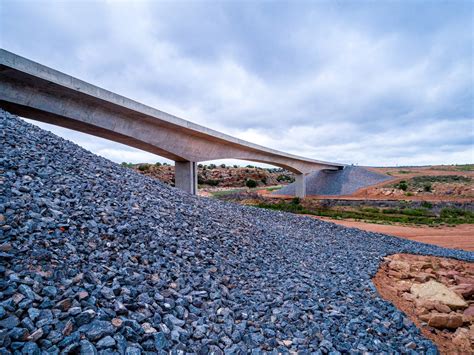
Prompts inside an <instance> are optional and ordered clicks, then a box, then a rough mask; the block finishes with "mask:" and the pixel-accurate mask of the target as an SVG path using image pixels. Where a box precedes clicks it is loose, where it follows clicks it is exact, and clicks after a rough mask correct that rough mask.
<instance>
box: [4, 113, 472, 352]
mask: <svg viewBox="0 0 474 355" xmlns="http://www.w3.org/2000/svg"><path fill="white" fill-rule="evenodd" d="M0 140H1V155H0V157H1V158H0V171H1V172H2V183H1V185H0V189H1V190H2V191H1V194H0V199H1V200H0V226H1V228H0V276H1V277H0V353H2V354H10V353H23V354H39V353H40V352H41V351H42V352H43V353H51V354H58V353H62V354H78V353H80V354H96V353H99V354H128V355H132V354H142V353H143V354H156V353H158V354H165V353H169V352H171V353H175V354H177V353H203V354H204V353H206V354H207V353H214V354H223V353H224V352H226V353H238V354H242V353H255V354H257V353H261V352H262V351H274V352H275V353H277V352H278V353H288V352H292V353H297V352H302V353H303V352H304V353H308V352H316V353H324V354H326V353H334V354H336V353H342V352H352V353H366V352H372V353H382V352H386V353H394V352H403V353H405V352H406V353H408V352H418V353H435V352H436V348H435V345H434V344H433V343H432V342H431V341H429V340H427V339H426V338H424V337H423V336H422V335H421V333H420V332H419V330H418V329H417V328H416V327H415V326H414V325H413V323H411V322H410V321H409V320H408V319H407V318H405V316H404V315H403V313H401V312H400V311H398V310H397V309H396V308H395V307H394V306H393V305H392V304H390V303H388V302H386V301H384V300H383V299H381V298H380V297H379V295H378V293H377V292H376V289H375V288H374V285H373V283H372V281H371V277H372V276H373V275H374V274H375V272H376V271H377V269H378V266H379V263H380V261H381V260H382V257H383V256H385V255H387V254H393V253H398V252H411V253H424V254H436V255H440V256H448V257H456V258H460V259H465V260H469V261H474V255H473V254H472V253H468V252H461V251H454V250H447V249H442V248H439V247H434V246H429V245H424V244H420V243H415V242H411V241H407V240H401V239H397V238H393V237H388V236H384V235H379V234H372V233H367V232H363V231H359V230H355V229H348V228H344V227H340V226H337V225H334V224H330V223H325V222H320V221H316V220H314V219H311V218H306V217H299V216H295V215H291V214H285V213H280V212H271V211H266V210H262V209H257V208H252V207H244V206H238V205H235V204H231V203H225V202H221V201H217V200H212V199H207V198H199V197H197V196H191V195H188V194H186V193H184V192H182V191H179V190H177V189H174V188H172V187H169V186H167V185H165V184H163V183H161V182H159V181H157V180H155V179H151V178H148V177H146V176H143V175H140V174H137V173H136V172H134V171H133V170H131V169H126V168H123V167H121V166H119V165H117V164H114V163H112V162H110V161H108V160H106V159H103V158H101V157H98V156H96V155H94V154H91V153H89V152H87V151H86V150H84V149H82V148H80V147H78V146H77V145H75V144H72V143H71V142H68V141H65V140H63V139H60V138H58V137H56V136H54V135H53V134H51V133H48V132H45V131H42V130H41V129H39V128H37V127H34V126H32V125H30V124H27V123H25V122H24V121H21V120H19V119H17V118H15V117H13V116H11V115H9V114H7V113H5V112H0Z"/></svg>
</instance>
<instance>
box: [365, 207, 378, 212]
mask: <svg viewBox="0 0 474 355" xmlns="http://www.w3.org/2000/svg"><path fill="white" fill-rule="evenodd" d="M361 210H362V211H363V212H368V213H379V209H378V208H375V207H364V208H361Z"/></svg>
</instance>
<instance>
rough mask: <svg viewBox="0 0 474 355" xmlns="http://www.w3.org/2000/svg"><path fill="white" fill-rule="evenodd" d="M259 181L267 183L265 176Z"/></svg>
mask: <svg viewBox="0 0 474 355" xmlns="http://www.w3.org/2000/svg"><path fill="white" fill-rule="evenodd" d="M260 181H261V182H263V183H264V184H265V185H266V184H267V178H266V177H264V178H262V179H261V180H260Z"/></svg>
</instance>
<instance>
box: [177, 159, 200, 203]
mask: <svg viewBox="0 0 474 355" xmlns="http://www.w3.org/2000/svg"><path fill="white" fill-rule="evenodd" d="M197 181H198V179H197V164H196V162H193V161H177V162H175V164H174V185H175V186H176V187H177V188H179V189H181V190H184V191H186V192H189V193H190V194H194V195H195V194H197V188H198V182H197Z"/></svg>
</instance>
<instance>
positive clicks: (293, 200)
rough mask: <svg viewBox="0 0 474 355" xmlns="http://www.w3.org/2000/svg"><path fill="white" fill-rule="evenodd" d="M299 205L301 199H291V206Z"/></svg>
mask: <svg viewBox="0 0 474 355" xmlns="http://www.w3.org/2000/svg"><path fill="white" fill-rule="evenodd" d="M300 203H301V199H300V198H299V197H293V198H292V199H291V204H292V205H299V204H300Z"/></svg>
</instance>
